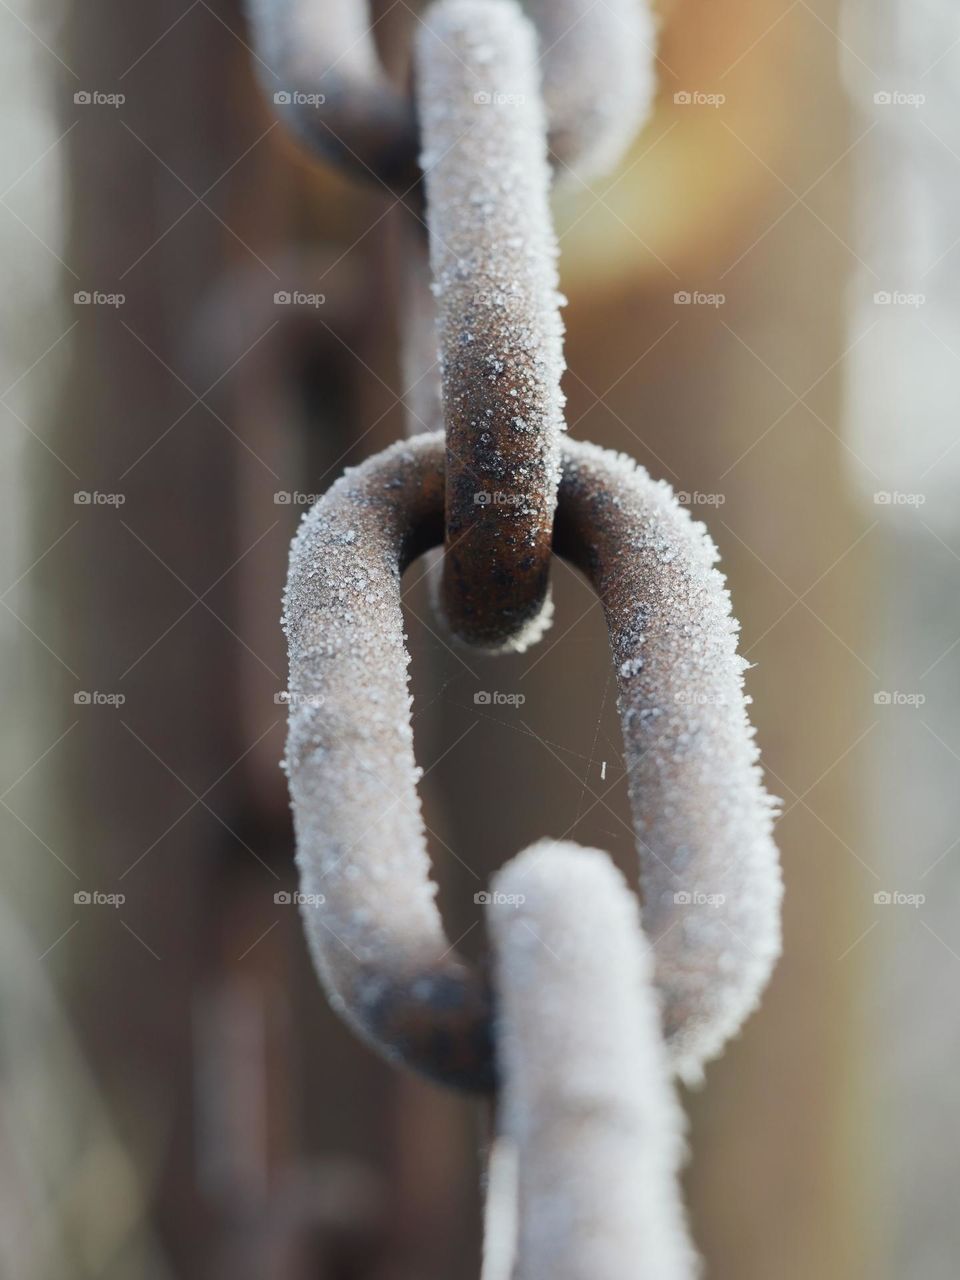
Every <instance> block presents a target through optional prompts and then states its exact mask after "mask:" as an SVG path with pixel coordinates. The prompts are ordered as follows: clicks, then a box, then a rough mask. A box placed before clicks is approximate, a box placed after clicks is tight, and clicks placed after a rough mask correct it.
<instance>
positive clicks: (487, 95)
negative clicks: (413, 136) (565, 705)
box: [416, 0, 564, 577]
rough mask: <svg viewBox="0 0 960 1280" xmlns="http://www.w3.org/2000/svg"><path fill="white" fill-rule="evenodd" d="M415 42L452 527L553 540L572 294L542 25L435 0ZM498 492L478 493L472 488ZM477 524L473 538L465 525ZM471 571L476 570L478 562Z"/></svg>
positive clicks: (493, 557) (501, 537) (452, 535)
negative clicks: (559, 231) (566, 307)
mask: <svg viewBox="0 0 960 1280" xmlns="http://www.w3.org/2000/svg"><path fill="white" fill-rule="evenodd" d="M424 23H425V25H424V26H423V27H421V29H420V31H419V32H418V39H417V48H416V65H417V85H418V107H419V114H420V124H421V133H422V145H423V154H422V156H421V164H422V166H423V169H424V173H425V184H426V191H427V221H428V225H429V229H430V261H431V266H432V269H433V278H434V286H433V289H434V294H435V296H436V299H437V305H438V333H439V339H440V352H441V358H442V375H443V408H444V418H445V424H446V430H447V446H448V462H447V465H448V475H447V483H448V492H449V493H451V494H453V495H454V500H455V505H454V506H453V507H452V508H450V509H449V512H448V516H449V518H448V530H447V532H448V541H449V544H450V547H451V549H452V555H453V557H454V565H453V568H454V570H456V569H457V567H458V561H457V557H458V555H459V554H460V550H458V548H461V547H462V550H463V552H464V553H466V552H467V551H468V550H469V551H470V552H471V553H472V552H474V551H475V550H476V547H477V546H478V545H483V547H484V549H485V550H488V551H489V559H488V563H489V565H490V573H491V575H492V576H496V574H495V571H496V565H497V547H498V545H505V543H506V542H509V541H510V540H511V539H512V538H519V537H524V538H526V539H528V541H529V544H530V547H531V549H535V548H540V549H541V550H542V551H543V554H546V549H547V548H548V547H549V539H550V532H551V527H552V518H553V511H554V507H555V503H556V490H557V483H558V480H559V468H560V454H559V442H560V434H561V432H562V430H563V426H564V422H563V396H562V394H561V391H560V379H561V375H562V373H563V369H564V362H563V343H562V340H563V326H562V323H561V320H560V305H561V301H562V299H561V298H560V295H559V293H558V292H557V283H558V281H557V267H556V260H557V242H556V237H555V235H554V231H553V226H552V221H551V217H550V208H549V190H550V170H549V166H548V164H547V156H546V122H545V118H544V113H543V105H542V101H541V98H540V92H539V84H538V73H537V69H536V41H535V36H534V32H533V29H532V27H531V26H530V24H529V22H528V21H527V20H526V19H525V18H524V17H523V15H522V13H521V12H520V10H519V8H518V6H517V5H516V4H514V3H512V0H440V2H439V3H437V4H435V5H434V6H433V7H432V8H431V9H429V10H428V11H427V14H426V16H425V19H424ZM477 492H487V493H488V494H491V495H494V496H493V498H492V499H491V500H490V501H489V504H488V505H487V506H486V507H484V506H475V505H474V495H475V494H476V493H477ZM464 538H465V539H466V541H465V542H463V541H462V540H463V539H464ZM467 576H468V577H469V576H470V575H469V571H468V575H467Z"/></svg>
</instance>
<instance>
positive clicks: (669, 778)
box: [284, 435, 782, 1080]
mask: <svg viewBox="0 0 960 1280" xmlns="http://www.w3.org/2000/svg"><path fill="white" fill-rule="evenodd" d="M442 485H443V440H442V437H441V436H440V435H433V436H419V437H417V438H416V439H414V440H411V441H409V442H405V443H402V444H399V445H395V446H394V447H393V448H391V449H389V450H387V451H385V452H384V453H382V454H380V455H379V456H378V457H376V458H372V459H370V460H369V461H368V462H366V463H364V465H363V466H362V467H360V468H357V469H355V470H353V471H350V472H348V473H347V474H346V475H345V476H344V477H343V478H341V479H340V480H339V481H337V483H336V484H335V485H334V486H333V488H332V489H331V490H330V492H329V493H328V494H327V495H326V496H325V497H324V498H323V500H322V501H321V502H320V503H318V504H317V506H316V507H314V508H313V510H312V511H311V512H310V513H309V514H308V515H307V516H306V517H305V519H304V521H303V523H302V524H301V526H300V530H299V532H298V534H297V537H296V539H295V540H294V543H293V547H292V549H291V559H290V576H289V579H288V585H287V592H286V596H285V609H284V626H285V629H286V632H287V636H288V639H289V645H290V694H291V706H290V726H289V737H288V746H287V768H288V771H289V775H290V788H291V795H292V800H293V808H294V818H295V825H296V834H297V859H298V863H299V866H300V870H301V875H302V884H301V887H302V889H303V891H304V893H306V894H322V895H324V897H325V902H324V903H323V905H322V906H318V907H312V906H309V905H308V906H305V907H304V911H303V914H304V920H305V923H306V928H307V933H308V936H309V938H310V942H311V947H312V949H313V953H314V957H315V959H316V962H317V965H318V968H319V970H320V972H321V976H322V977H323V980H324V983H325V985H326V986H327V988H328V991H329V992H330V994H331V996H332V999H333V1001H334V1004H335V1006H336V1007H337V1008H338V1009H340V1011H341V1012H344V1013H345V1014H346V1015H347V1016H349V1017H350V1018H351V1020H352V1021H353V1022H354V1023H355V1025H357V1026H358V1027H360V1029H361V1030H363V1031H364V1032H365V1033H366V1034H367V1035H368V1036H370V1037H371V1038H373V1039H374V1040H376V1039H377V1028H376V1024H375V1018H374V1016H373V1015H374V1013H375V1012H376V1009H377V1007H378V1002H380V1001H381V998H382V997H383V995H384V990H385V988H386V987H388V986H392V987H395V988H397V989H402V988H403V985H404V983H409V984H410V986H411V989H412V991H413V995H414V998H415V999H417V1000H419V999H421V998H422V999H423V1001H424V1003H426V1004H429V1003H430V997H431V996H432V995H434V994H435V993H436V990H437V989H438V988H437V985H436V984H437V983H440V984H441V986H442V987H443V991H444V993H446V995H445V1000H446V1004H445V1006H444V1007H446V1006H447V1005H450V1004H452V1003H456V1001H454V1000H452V998H450V997H452V995H453V994H456V992H454V988H458V989H459V987H460V986H461V985H467V984H468V975H467V971H466V969H465V967H464V966H463V965H462V964H461V963H460V962H459V960H458V959H457V958H456V956H455V955H454V954H453V953H451V950H450V946H449V943H448V941H447V939H446V938H445V936H444V932H443V928H442V924H441V921H440V917H439V914H438V912H437V908H436V904H435V901H434V895H435V888H434V885H433V884H432V882H431V880H430V873H429V861H428V857H427V851H426V843H425V838H424V830H423V823H422V820H421V816H420V807H419V800H418V797H417V793H416V784H417V779H418V777H419V771H418V770H417V768H416V764H415V760H414V752H413V738H412V733H411V728H410V710H411V706H410V696H409V692H408V689H407V665H408V655H407V652H406V648H405V645H404V635H403V618H402V614H401V610H400V600H399V573H398V567H397V566H398V560H399V557H400V551H401V547H402V544H403V540H404V537H405V534H406V531H407V529H408V527H409V525H410V521H411V519H412V517H413V516H414V515H416V514H417V512H419V516H418V518H420V519H427V520H429V521H432V525H431V527H432V528H433V529H435V530H436V531H438V532H439V528H440V524H441V510H440V508H441V502H442V496H441V495H442ZM411 508H416V509H417V510H416V511H413V510H412V509H411ZM581 528H585V529H586V530H587V531H588V532H587V535H586V537H584V536H581V533H580V532H579V530H580V529H581ZM557 540H558V550H559V552H560V553H561V554H563V555H568V556H570V557H571V558H573V559H575V560H576V561H577V562H578V563H580V564H581V565H582V566H583V567H584V568H585V569H586V571H587V572H588V573H589V574H590V576H591V579H592V580H593V582H594V585H595V587H596V588H597V590H598V592H599V594H600V595H601V597H602V600H603V604H604V610H605V613H606V617H607V623H608V626H609V628H610V632H611V640H612V645H613V660H614V667H615V670H616V672H617V681H618V686H619V694H620V697H619V705H620V714H621V722H622V725H623V733H624V756H625V763H626V768H627V774H628V781H629V788H630V800H631V807H632V811H633V818H634V826H635V829H636V835H637V847H638V853H639V857H640V880H641V888H642V897H643V924H644V931H645V933H646V936H647V937H648V938H649V939H650V940H651V944H652V945H653V947H654V954H655V965H656V981H657V987H658V990H659V992H660V996H661V1002H662V1007H663V1016H664V1030H665V1034H666V1037H667V1043H668V1049H669V1053H670V1058H671V1063H672V1066H673V1069H674V1070H675V1071H677V1072H678V1073H680V1074H681V1075H683V1076H684V1077H685V1078H686V1079H688V1080H692V1079H696V1078H697V1077H698V1075H699V1074H700V1072H701V1071H702V1066H703V1064H704V1062H706V1061H707V1060H709V1059H710V1058H712V1057H715V1056H716V1055H717V1054H718V1053H719V1052H720V1050H721V1049H722V1047H723V1045H724V1043H725V1042H726V1040H727V1039H729V1037H730V1036H731V1035H734V1034H735V1033H736V1032H737V1030H738V1029H739V1027H740V1026H741V1024H742V1022H743V1020H744V1019H745V1018H746V1016H747V1015H748V1014H749V1013H750V1011H751V1010H752V1009H753V1008H754V1007H755V1006H756V1004H757V1002H758V1000H759V998H760V994H761V992H762V990H763V988H764V986H765V984H766V982H767V979H768V978H769V975H770V972H771V969H772V967H773V963H774V961H775V959H776V957H777V955H778V954H779V947H780V921H779V907H780V898H781V893H782V887H781V882H780V873H779V867H778V862H777V853H776V848H775V846H774V844H773V839H772V820H773V803H772V801H771V800H770V798H769V797H768V796H767V795H766V792H765V791H764V788H763V785H762V777H761V773H760V769H759V767H758V763H757V757H758V752H757V748H756V745H755V743H754V741H753V730H752V729H751V727H750V724H749V721H748V719H747V713H746V701H745V697H744V692H743V670H744V667H745V663H744V661H743V660H742V659H741V658H739V657H738V656H737V652H736V646H737V624H736V622H735V620H734V619H733V618H732V617H731V615H730V601H729V595H728V593H727V590H726V587H725V584H724V580H723V578H722V576H721V575H720V573H719V572H718V570H717V569H716V567H715V562H716V559H717V553H716V548H715V547H714V544H713V542H712V541H711V539H710V538H709V536H708V534H707V532H706V530H705V529H704V527H703V525H701V524H699V523H697V522H695V521H694V520H692V519H691V517H690V513H689V512H688V511H687V510H686V509H685V508H683V507H681V506H680V505H679V504H678V503H677V502H676V500H675V498H674V496H673V494H672V491H671V489H670V487H669V486H668V485H666V484H664V483H663V482H656V481H653V480H651V478H650V477H649V476H648V475H647V473H646V471H644V470H643V468H642V467H639V466H638V465H637V464H636V463H635V462H633V461H632V460H631V459H629V458H627V457H625V456H624V455H618V454H614V453H611V452H609V451H607V450H604V449H600V448H597V447H596V446H594V445H588V444H582V443H578V442H573V441H569V442H567V443H566V444H565V446H564V473H563V480H562V483H561V486H560V494H559V507H558V513H557ZM584 544H586V545H584ZM458 998H459V997H458ZM431 1007H432V1006H431Z"/></svg>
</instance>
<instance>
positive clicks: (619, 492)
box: [560, 443, 783, 1082]
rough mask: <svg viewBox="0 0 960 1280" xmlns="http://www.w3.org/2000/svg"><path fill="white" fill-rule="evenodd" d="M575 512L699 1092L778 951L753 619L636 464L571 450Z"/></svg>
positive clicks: (679, 1037)
mask: <svg viewBox="0 0 960 1280" xmlns="http://www.w3.org/2000/svg"><path fill="white" fill-rule="evenodd" d="M598 491H599V493H601V494H602V495H603V498H602V500H601V499H598V498H597V497H596V496H595V495H596V494H597V492H598ZM571 508H572V509H573V510H574V511H576V512H578V513H581V512H587V513H589V519H590V527H591V530H592V533H591V536H592V537H593V538H594V539H595V540H596V542H597V544H598V546H599V547H600V548H601V551H600V561H601V564H600V567H599V569H598V570H597V569H596V568H592V567H591V566H590V565H589V564H588V563H587V562H586V558H583V563H584V567H585V568H588V569H590V571H591V577H592V578H593V581H594V586H595V587H596V589H597V591H598V593H599V595H600V596H601V599H602V601H603V604H604V611H605V613H606V617H607V624H608V627H609V628H610V632H611V640H612V643H613V651H614V664H615V669H616V672H617V683H618V687H619V698H618V706H619V710H620V717H621V723H622V725H623V734H624V747H625V753H624V754H625V763H626V768H627V778H628V785H629V791H630V801H631V808H632V811H633V821H634V829H635V833H636V838H637V849H638V853H639V857H640V873H641V874H640V879H641V888H642V891H643V924H644V930H645V932H646V934H647V936H648V937H649V938H650V939H651V942H652V943H653V945H654V948H655V952H656V957H657V961H656V963H657V984H658V987H659V989H660V992H661V996H662V999H663V1006H664V1018H665V1029H666V1032H667V1036H668V1043H669V1046H670V1052H671V1056H672V1060H673V1064H674V1069H675V1070H676V1071H677V1072H678V1073H679V1074H680V1075H681V1076H682V1077H683V1078H684V1079H686V1080H687V1081H688V1082H694V1081H696V1080H698V1079H699V1078H700V1076H701V1074H702V1068H703V1064H704V1063H705V1062H707V1061H709V1060H710V1059H711V1058H714V1057H716V1056H717V1054H718V1053H719V1052H720V1051H721V1049H722V1048H723V1046H724V1044H725V1043H726V1041H727V1040H728V1039H729V1038H730V1036H732V1035H735V1034H736V1032H737V1031H738V1030H739V1028H740V1026H741V1025H742V1023H743V1021H744V1020H745V1018H746V1017H747V1015H748V1014H749V1013H750V1012H752V1010H753V1009H754V1008H755V1007H756V1005H757V1003H758V1002H759V999H760V996H761V994H762V992H763V989H764V987H765V986H766V984H767V981H768V979H769V977H770V973H771V971H772V969H773V965H774V963H775V961H776V959H777V957H778V956H779V954H780V900H781V897H782V892H783V889H782V883H781V878H780V867H779V860H778V856H777V849H776V846H775V844H774V842H773V818H774V815H775V808H776V806H775V802H774V801H773V800H772V799H771V798H770V797H769V796H768V795H767V793H766V791H765V789H764V786H763V776H762V772H761V770H760V767H759V763H758V761H759V751H758V749H757V746H756V743H755V741H754V732H755V731H754V729H753V727H752V726H751V724H750V721H749V718H748V716H747V704H748V702H749V699H748V698H747V697H746V695H745V693H744V688H743V673H744V670H745V669H746V667H747V663H746V661H745V660H744V659H743V658H741V657H740V656H739V655H738V654H737V637H738V633H739V624H738V623H737V621H736V619H735V618H734V617H733V616H732V615H731V612H730V595H729V592H728V590H727V588H726V584H725V581H724V578H723V576H722V574H721V573H720V572H719V571H718V570H717V568H716V567H715V565H716V562H717V560H718V559H719V556H718V552H717V549H716V546H715V545H714V543H713V540H712V539H711V538H710V535H709V533H708V532H707V530H706V528H705V526H704V525H703V524H701V523H700V522H699V521H695V520H693V519H692V518H691V516H690V512H689V511H688V510H687V509H686V508H685V507H682V506H680V505H679V504H678V503H677V501H676V499H675V497H674V495H673V491H672V489H671V488H670V486H669V485H668V484H666V483H665V482H664V481H654V480H652V479H651V478H650V476H649V475H648V474H647V472H646V471H645V470H644V469H643V468H642V467H640V466H639V465H638V464H637V463H636V462H634V460H633V459H632V458H629V457H627V456H626V455H624V454H615V453H612V452H611V451H609V450H606V449H601V448H599V447H598V446H596V445H591V444H582V443H577V444H575V445H571V446H568V449H567V456H566V458H565V470H564V480H563V484H562V486H561V492H560V514H561V516H565V513H566V511H567V510H569V509H571ZM562 536H563V535H562V533H561V540H562ZM605 543H606V544H607V545H608V546H609V547H610V548H611V549H610V550H609V551H608V552H607V553H606V554H604V553H603V550H602V548H603V546H604V544H605ZM593 549H594V548H590V550H591V551H592V550H593ZM560 551H561V554H566V553H567V548H566V547H565V546H563V545H561V546H560Z"/></svg>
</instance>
